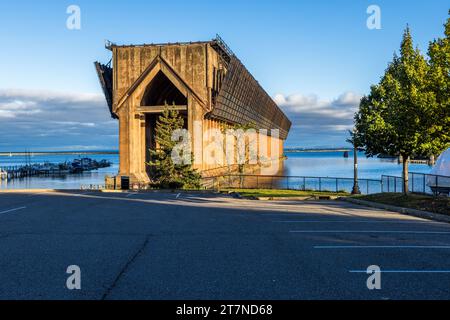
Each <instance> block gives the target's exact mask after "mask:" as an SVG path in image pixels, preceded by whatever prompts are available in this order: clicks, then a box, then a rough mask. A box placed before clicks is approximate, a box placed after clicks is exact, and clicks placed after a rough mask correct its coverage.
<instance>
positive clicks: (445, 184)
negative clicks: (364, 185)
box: [381, 172, 450, 195]
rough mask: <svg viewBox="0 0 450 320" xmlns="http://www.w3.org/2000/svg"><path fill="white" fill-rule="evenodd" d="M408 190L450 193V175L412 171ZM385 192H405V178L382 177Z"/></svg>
mask: <svg viewBox="0 0 450 320" xmlns="http://www.w3.org/2000/svg"><path fill="white" fill-rule="evenodd" d="M408 177H409V183H408V191H409V192H413V193H422V194H432V195H442V194H446V195H449V194H450V177H448V176H440V175H434V174H424V173H416V172H410V173H409V175H408ZM381 181H382V191H383V192H403V178H402V177H394V176H386V175H383V176H382V177H381Z"/></svg>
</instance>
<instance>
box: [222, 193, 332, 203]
mask: <svg viewBox="0 0 450 320" xmlns="http://www.w3.org/2000/svg"><path fill="white" fill-rule="evenodd" d="M228 195H230V196H232V197H233V198H237V199H246V200H258V201H317V200H337V199H340V197H338V196H320V195H314V196H301V197H254V196H250V197H246V196H242V195H241V194H240V193H237V192H230V193H228Z"/></svg>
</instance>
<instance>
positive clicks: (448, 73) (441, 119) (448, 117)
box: [428, 10, 450, 155]
mask: <svg viewBox="0 0 450 320" xmlns="http://www.w3.org/2000/svg"><path fill="white" fill-rule="evenodd" d="M449 15H450V10H449ZM428 56H429V57H430V60H429V65H430V70H429V85H430V88H431V90H432V91H433V92H434V94H435V96H436V102H437V105H436V109H435V110H434V111H435V112H434V116H433V117H430V125H429V127H430V130H429V135H431V136H432V138H433V139H434V141H435V143H434V146H435V150H434V151H433V154H434V155H438V154H440V153H441V152H442V151H443V150H445V149H446V148H448V147H449V146H450V17H449V18H447V22H446V23H445V25H444V38H441V39H437V40H434V41H432V42H430V46H429V48H428Z"/></svg>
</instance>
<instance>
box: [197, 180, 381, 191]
mask: <svg viewBox="0 0 450 320" xmlns="http://www.w3.org/2000/svg"><path fill="white" fill-rule="evenodd" d="M358 182H359V187H360V189H361V192H362V193H363V194H372V193H380V192H381V190H382V186H381V180H375V179H359V180H358ZM202 184H203V186H204V187H205V188H207V189H216V190H217V189H280V190H302V191H328V192H347V193H350V192H351V191H352V189H353V178H335V177H307V176H263V175H224V176H216V177H209V178H203V183H202Z"/></svg>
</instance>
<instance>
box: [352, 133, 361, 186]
mask: <svg viewBox="0 0 450 320" xmlns="http://www.w3.org/2000/svg"><path fill="white" fill-rule="evenodd" d="M351 142H352V143H353V189H352V194H361V190H360V189H359V184H358V145H357V142H356V128H354V129H353V132H352V139H351Z"/></svg>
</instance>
